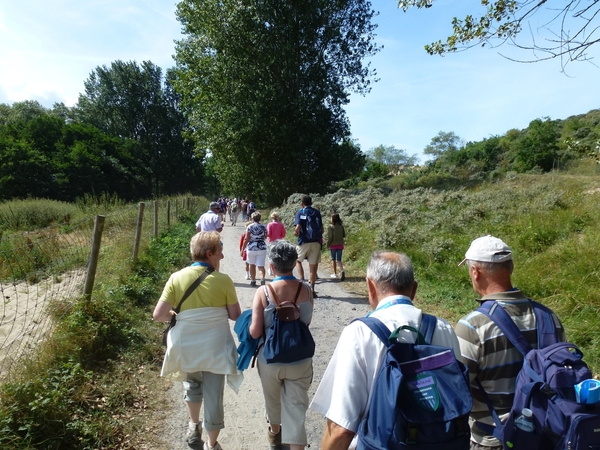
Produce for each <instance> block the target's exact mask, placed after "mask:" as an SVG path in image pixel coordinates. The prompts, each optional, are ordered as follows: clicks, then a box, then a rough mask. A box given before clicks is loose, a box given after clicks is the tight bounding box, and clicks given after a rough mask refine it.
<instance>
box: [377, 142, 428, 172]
mask: <svg viewBox="0 0 600 450" xmlns="http://www.w3.org/2000/svg"><path fill="white" fill-rule="evenodd" d="M367 158H368V159H371V160H373V161H374V162H377V163H380V164H383V165H384V166H385V167H386V169H387V171H388V173H395V172H398V171H399V170H400V169H401V168H402V167H403V166H412V165H415V164H417V163H418V162H419V157H418V156H417V155H416V154H413V155H410V156H409V155H408V154H407V153H406V150H404V149H399V148H396V147H394V146H393V145H383V144H382V145H378V146H377V147H375V148H372V149H371V150H369V151H368V152H367Z"/></svg>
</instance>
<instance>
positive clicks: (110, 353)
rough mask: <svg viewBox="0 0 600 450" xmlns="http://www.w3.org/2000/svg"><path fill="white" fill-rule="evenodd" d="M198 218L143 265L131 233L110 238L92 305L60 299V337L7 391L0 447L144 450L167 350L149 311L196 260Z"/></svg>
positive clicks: (182, 225)
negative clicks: (192, 253)
mask: <svg viewBox="0 0 600 450" xmlns="http://www.w3.org/2000/svg"><path fill="white" fill-rule="evenodd" d="M195 216H196V212H193V213H191V212H187V211H180V212H179V221H178V222H177V223H175V224H174V225H173V226H172V227H171V228H170V229H169V230H168V231H166V232H164V233H162V234H161V235H160V236H159V237H157V238H155V239H152V240H150V242H149V246H148V249H147V251H144V252H142V253H140V256H139V259H138V262H137V263H136V264H132V263H131V243H132V236H133V234H132V233H120V234H119V233H113V234H111V233H108V236H106V238H107V241H108V242H107V245H105V246H104V247H103V249H102V252H101V255H102V257H101V259H100V262H99V265H98V276H97V279H96V284H95V290H94V294H93V297H92V300H91V301H88V300H86V299H72V300H69V301H64V300H63V301H61V302H55V303H53V304H52V307H51V309H50V311H51V313H52V314H53V315H54V317H55V318H56V322H57V325H56V328H55V331H54V333H53V334H52V336H51V337H50V338H48V339H47V340H46V341H45V342H44V343H43V344H42V345H40V347H39V348H38V349H37V350H36V353H35V355H34V357H33V358H31V359H29V360H25V361H23V362H22V364H21V367H20V369H19V370H17V371H16V373H17V374H18V375H16V376H14V377H12V378H11V380H10V381H9V382H6V383H4V384H3V385H2V386H1V388H0V448H6V449H31V448H36V449H59V448H69V449H133V448H138V446H139V445H140V442H139V441H140V440H141V439H142V437H141V434H140V433H139V430H140V429H142V428H144V429H148V423H150V422H151V420H150V414H152V411H153V410H155V409H159V406H158V405H156V404H155V403H154V402H156V399H155V397H156V393H155V392H153V390H152V389H151V388H150V386H153V385H155V384H156V372H157V371H158V370H160V364H161V362H162V357H163V354H164V349H163V348H162V347H161V345H160V342H161V341H160V338H159V336H160V332H161V330H162V325H161V324H154V323H152V322H151V311H152V308H153V307H154V304H155V302H156V299H157V298H158V297H159V294H160V290H161V289H162V286H163V285H164V283H165V281H166V279H167V278H168V276H169V275H170V274H171V273H172V272H173V271H175V270H178V269H180V268H181V267H182V266H183V265H185V264H187V262H188V260H189V239H190V235H191V233H192V232H193V231H190V230H193V224H194V221H195V218H196V217H195ZM103 242H104V241H103ZM109 244H110V245H109ZM144 440H145V442H147V440H148V437H147V436H145V435H144Z"/></svg>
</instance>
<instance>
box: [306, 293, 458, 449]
mask: <svg viewBox="0 0 600 450" xmlns="http://www.w3.org/2000/svg"><path fill="white" fill-rule="evenodd" d="M404 298H406V297H404ZM390 299H391V297H388V298H386V299H383V300H382V301H381V302H380V303H379V305H380V308H379V309H376V310H375V311H373V312H372V313H371V317H375V318H377V319H379V320H381V321H382V322H383V323H384V324H385V325H386V326H387V327H388V328H389V329H390V332H391V331H393V330H395V329H396V328H398V327H400V326H402V325H410V326H412V327H414V328H418V327H419V324H420V322H421V314H422V313H421V310H420V309H418V308H416V307H414V306H412V305H405V304H395V305H392V306H389V307H383V308H381V306H385V304H386V303H388V302H389V300H390ZM400 337H402V338H403V340H404V341H405V342H415V338H416V334H415V333H413V332H410V331H403V332H401V334H400ZM431 343H432V344H435V345H441V346H444V347H450V348H452V349H453V350H454V355H455V356H459V355H460V346H459V344H458V338H457V337H456V334H454V330H453V329H452V326H451V325H450V324H449V323H448V322H447V321H445V320H443V319H440V318H438V321H437V329H436V331H435V332H434V334H433V338H432V342H431ZM384 354H385V346H384V344H383V342H381V340H380V339H379V338H378V337H377V336H376V335H375V334H374V333H373V332H372V331H371V329H370V328H369V327H368V326H367V325H365V324H364V323H362V322H358V321H357V322H353V323H351V324H350V325H348V326H347V327H346V328H344V330H343V331H342V334H341V335H340V339H339V341H338V344H337V347H336V348H335V351H334V353H333V356H332V358H331V361H329V365H328V366H327V369H326V370H325V374H324V375H323V378H322V379H321V383H320V384H319V387H318V388H317V392H316V393H315V396H314V398H313V400H312V403H311V404H310V409H312V410H313V411H316V412H318V413H320V414H323V415H324V416H325V417H327V418H328V419H329V420H331V421H333V422H335V423H336V424H338V425H340V426H342V427H344V428H346V429H347V430H350V431H353V432H354V433H356V432H357V431H358V426H359V424H360V422H361V420H362V419H363V418H364V416H365V413H366V411H367V408H368V405H369V400H370V399H371V392H372V390H373V385H374V383H375V378H376V376H377V373H378V372H379V367H380V365H381V362H382V360H383V356H384ZM349 448H350V449H354V448H356V436H355V438H354V440H353V441H352V444H351V445H350V447H349Z"/></svg>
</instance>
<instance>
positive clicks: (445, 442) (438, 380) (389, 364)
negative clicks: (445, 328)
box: [356, 314, 473, 450]
mask: <svg viewBox="0 0 600 450" xmlns="http://www.w3.org/2000/svg"><path fill="white" fill-rule="evenodd" d="M356 320H360V321H361V322H363V323H365V324H366V325H367V326H368V327H369V328H370V329H371V331H373V333H375V334H376V335H377V336H378V337H379V339H381V341H382V342H383V343H384V344H385V345H386V347H387V351H386V353H385V356H384V359H383V362H382V364H381V368H380V369H379V373H378V374H377V379H376V380H375V385H374V387H373V393H372V395H371V400H370V402H369V409H368V410H367V414H366V416H365V418H364V419H363V420H362V422H361V423H360V426H359V429H358V445H357V447H356V448H357V450H401V449H402V450H407V449H414V450H425V449H429V450H433V449H435V450H468V449H469V445H470V444H469V440H470V435H471V434H470V430H469V422H468V419H469V413H470V412H471V408H472V406H473V404H472V400H471V393H470V391H469V378H468V372H467V369H466V367H465V366H464V365H463V364H462V363H461V362H460V361H457V360H456V358H455V356H454V352H453V351H452V349H450V348H447V347H441V346H437V345H431V339H432V337H433V333H434V331H435V329H436V323H437V319H436V318H435V317H434V316H430V315H428V314H423V318H422V320H421V325H420V326H419V331H417V330H416V329H414V328H413V327H409V326H403V327H400V328H398V329H397V330H396V331H394V332H393V333H391V334H390V330H389V329H388V328H387V327H386V326H385V325H384V324H383V323H381V321H379V320H378V319H375V318H373V317H367V318H360V319H356ZM401 330H410V331H413V332H415V333H417V334H418V340H417V343H416V344H407V343H402V342H397V338H398V333H399V332H400V331H401Z"/></svg>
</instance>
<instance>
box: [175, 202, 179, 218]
mask: <svg viewBox="0 0 600 450" xmlns="http://www.w3.org/2000/svg"><path fill="white" fill-rule="evenodd" d="M178 205H179V201H178V200H177V199H175V218H176V219H179V211H178V210H177V206H178Z"/></svg>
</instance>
